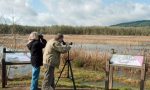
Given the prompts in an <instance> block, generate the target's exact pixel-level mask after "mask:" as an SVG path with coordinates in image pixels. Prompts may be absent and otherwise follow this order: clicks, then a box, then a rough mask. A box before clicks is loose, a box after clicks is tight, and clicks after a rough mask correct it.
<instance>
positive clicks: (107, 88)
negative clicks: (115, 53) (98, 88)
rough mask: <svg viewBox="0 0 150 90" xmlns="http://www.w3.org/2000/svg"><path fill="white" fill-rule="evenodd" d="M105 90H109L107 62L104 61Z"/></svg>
mask: <svg viewBox="0 0 150 90" xmlns="http://www.w3.org/2000/svg"><path fill="white" fill-rule="evenodd" d="M105 90H109V61H106V79H105Z"/></svg>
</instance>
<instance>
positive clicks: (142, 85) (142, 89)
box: [140, 64, 146, 90]
mask: <svg viewBox="0 0 150 90" xmlns="http://www.w3.org/2000/svg"><path fill="white" fill-rule="evenodd" d="M145 74H146V73H145V64H143V66H142V68H141V82H140V90H144V81H145Z"/></svg>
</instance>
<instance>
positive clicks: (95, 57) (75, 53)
mask: <svg viewBox="0 0 150 90" xmlns="http://www.w3.org/2000/svg"><path fill="white" fill-rule="evenodd" d="M70 57H71V59H72V60H73V64H74V65H75V66H76V67H83V68H86V69H91V70H96V71H101V70H103V69H104V67H105V62H106V60H108V59H109V58H110V55H109V54H108V53H101V52H99V51H85V50H83V49H82V48H80V50H76V49H73V50H72V51H71V55H70ZM66 59H67V54H64V55H63V56H62V60H66Z"/></svg>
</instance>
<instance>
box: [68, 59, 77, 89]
mask: <svg viewBox="0 0 150 90" xmlns="http://www.w3.org/2000/svg"><path fill="white" fill-rule="evenodd" d="M68 64H69V67H70V71H71V78H72V79H71V80H72V82H73V86H74V90H76V85H75V80H74V76H73V72H72V67H71V63H70V60H69V61H68Z"/></svg>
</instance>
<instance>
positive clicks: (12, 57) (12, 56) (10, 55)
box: [6, 53, 31, 62]
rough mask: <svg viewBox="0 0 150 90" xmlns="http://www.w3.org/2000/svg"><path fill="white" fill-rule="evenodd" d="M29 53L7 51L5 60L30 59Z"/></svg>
mask: <svg viewBox="0 0 150 90" xmlns="http://www.w3.org/2000/svg"><path fill="white" fill-rule="evenodd" d="M30 57H31V55H30V53H7V54H6V62H15V61H17V62H21V61H30Z"/></svg>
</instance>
